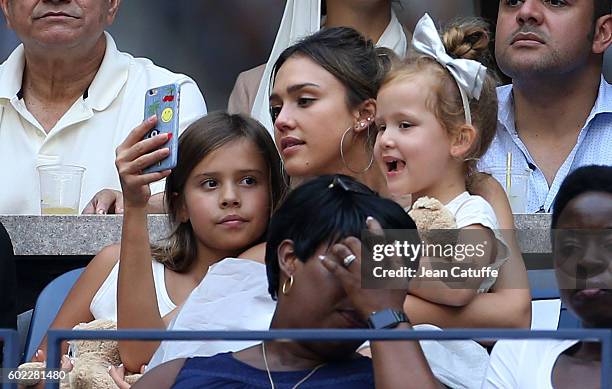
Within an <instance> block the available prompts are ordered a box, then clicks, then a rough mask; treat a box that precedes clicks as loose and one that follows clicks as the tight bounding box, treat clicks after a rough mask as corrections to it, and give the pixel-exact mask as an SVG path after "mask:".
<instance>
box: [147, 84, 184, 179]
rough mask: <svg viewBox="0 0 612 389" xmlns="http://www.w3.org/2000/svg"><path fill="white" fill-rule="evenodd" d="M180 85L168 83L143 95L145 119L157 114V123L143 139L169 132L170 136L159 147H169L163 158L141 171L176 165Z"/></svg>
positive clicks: (163, 168)
mask: <svg viewBox="0 0 612 389" xmlns="http://www.w3.org/2000/svg"><path fill="white" fill-rule="evenodd" d="M179 98H180V85H178V84H170V85H164V86H160V87H157V88H152V89H149V90H148V91H147V92H146V95H145V109H144V112H145V115H144V116H145V119H147V118H149V117H151V116H153V115H157V125H156V126H155V128H153V129H152V130H151V131H149V132H148V133H147V134H146V135H145V139H147V138H151V137H153V136H156V135H159V134H161V133H171V134H172V138H171V139H170V140H169V141H168V142H167V143H165V144H164V145H162V146H161V147H162V148H163V147H168V148H170V154H169V155H168V157H166V158H164V159H163V160H161V161H159V162H157V163H155V164H154V165H151V166H149V167H148V168H146V169H144V170H143V173H152V172H161V171H164V170H168V169H173V168H174V167H175V166H176V158H177V154H178V135H179V134H178V129H179Z"/></svg>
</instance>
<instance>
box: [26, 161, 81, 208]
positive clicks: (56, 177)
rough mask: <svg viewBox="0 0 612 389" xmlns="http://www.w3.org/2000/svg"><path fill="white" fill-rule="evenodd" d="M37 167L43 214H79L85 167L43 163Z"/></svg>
mask: <svg viewBox="0 0 612 389" xmlns="http://www.w3.org/2000/svg"><path fill="white" fill-rule="evenodd" d="M37 169H38V174H39V176H40V212H41V213H42V214H43V215H76V214H78V213H79V203H80V200H81V184H82V182H83V173H84V172H85V168H84V167H81V166H73V165H43V166H38V168H37Z"/></svg>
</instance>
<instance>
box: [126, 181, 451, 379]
mask: <svg viewBox="0 0 612 389" xmlns="http://www.w3.org/2000/svg"><path fill="white" fill-rule="evenodd" d="M366 220H367V222H366ZM365 228H369V229H370V231H372V232H376V233H381V231H380V229H381V228H385V229H402V230H413V231H414V229H415V228H416V226H415V224H414V222H413V221H412V219H410V217H409V216H408V215H407V214H406V213H405V212H403V210H402V208H401V207H400V206H399V205H397V204H396V203H394V202H393V201H391V200H386V199H383V198H380V197H379V196H378V195H376V194H375V193H374V192H372V191H371V190H370V189H368V188H367V187H366V186H364V185H362V184H359V183H358V182H356V181H354V180H353V179H351V178H350V177H347V176H340V175H336V176H323V177H319V178H316V179H314V180H312V181H309V182H308V183H305V184H303V185H301V186H300V187H299V188H297V189H295V190H294V191H293V192H292V193H291V194H290V195H289V196H288V198H287V200H286V202H285V203H284V204H283V205H282V206H281V207H280V209H279V210H278V211H277V212H276V213H275V214H274V216H273V217H272V220H271V222H270V228H269V239H268V242H267V254H266V268H267V274H268V282H269V289H270V293H271V295H272V296H273V297H274V298H277V299H278V303H277V306H276V310H275V312H274V316H273V318H272V323H271V325H270V328H271V329H305V328H319V329H326V328H344V329H351V328H353V329H354V328H367V327H368V324H369V326H370V327H372V328H380V327H377V325H378V324H376V323H377V320H378V319H379V318H380V317H381V316H380V315H382V314H386V313H391V314H392V315H395V318H396V319H395V320H391V321H389V322H388V323H387V325H386V326H385V328H394V329H396V330H397V331H400V330H401V329H410V328H411V325H410V322H409V319H408V317H406V314H405V313H404V312H403V308H402V305H403V301H404V296H405V294H406V291H405V290H393V289H362V288H361V270H360V258H359V256H352V257H350V256H349V257H344V252H345V250H346V249H347V247H350V248H351V249H353V250H356V249H357V248H358V247H359V246H360V245H361V242H360V241H359V240H358V239H357V238H354V236H359V235H360V233H361V231H362V230H363V229H365ZM343 257H344V258H343ZM347 258H349V260H347ZM417 264H418V262H414V263H413V264H412V266H414V267H416V265H417ZM373 312H374V313H373ZM361 343H362V341H359V340H358V341H333V342H323V341H318V342H317V341H266V342H263V343H262V344H261V345H257V346H253V347H250V348H248V349H245V350H242V351H239V352H235V353H224V354H217V355H215V356H213V357H196V358H188V359H178V360H174V361H170V362H167V363H165V364H163V365H160V366H158V367H157V368H155V369H153V370H151V371H150V372H148V373H147V374H145V375H144V376H143V377H142V378H141V379H140V380H139V381H138V382H137V383H136V384H135V385H134V386H133V388H134V389H137V388H169V387H171V386H172V387H173V388H182V389H186V388H200V387H206V388H210V387H219V388H220V387H223V388H226V387H231V388H262V387H271V388H275V387H293V388H296V387H299V386H300V385H302V384H304V386H306V385H307V386H308V387H317V388H321V389H329V388H348V387H350V388H372V387H374V386H376V387H377V388H398V387H402V388H419V389H421V388H437V387H439V384H438V382H437V381H436V380H435V378H434V377H433V374H432V373H431V370H430V369H429V366H428V365H427V361H426V360H425V357H424V356H423V353H422V352H421V349H420V346H419V345H418V343H417V342H410V341H398V342H372V360H370V359H369V358H366V357H363V356H360V355H359V354H357V353H356V352H355V351H356V349H357V348H358V346H359V345H360V344H361ZM408 366H409V367H410V368H409V369H406V367H408Z"/></svg>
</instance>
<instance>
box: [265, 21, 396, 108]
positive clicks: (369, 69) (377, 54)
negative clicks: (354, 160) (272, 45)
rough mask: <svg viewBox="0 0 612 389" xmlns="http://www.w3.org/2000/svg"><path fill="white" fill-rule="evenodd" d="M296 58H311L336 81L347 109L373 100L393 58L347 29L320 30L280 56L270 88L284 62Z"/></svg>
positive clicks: (387, 50) (382, 49)
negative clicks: (338, 83) (342, 86)
mask: <svg viewBox="0 0 612 389" xmlns="http://www.w3.org/2000/svg"><path fill="white" fill-rule="evenodd" d="M295 55H303V56H305V57H307V58H310V59H311V60H313V61H314V62H316V63H317V64H319V65H320V66H321V67H323V68H324V69H325V70H327V71H328V72H330V73H331V74H332V75H333V76H334V77H336V78H337V79H338V80H339V81H340V82H341V83H342V84H343V85H344V87H345V88H346V91H347V94H346V103H347V106H348V107H349V108H350V109H352V108H355V107H356V106H358V105H359V104H361V103H362V102H364V101H366V100H367V99H375V98H376V94H377V93H378V88H379V86H380V83H381V81H382V79H383V77H384V75H385V72H386V70H387V68H388V67H389V63H390V58H391V57H393V56H394V54H393V52H392V51H391V50H389V49H386V48H377V47H376V46H375V45H374V43H373V42H372V41H371V40H369V39H366V38H365V37H364V36H363V35H361V34H360V33H359V32H357V31H356V30H354V29H352V28H350V27H334V28H328V29H323V30H320V31H318V32H316V33H314V34H312V35H310V36H308V37H306V38H304V39H302V40H301V41H299V42H298V43H296V44H294V45H293V46H290V47H288V48H287V49H285V51H283V52H282V53H281V55H280V56H279V57H278V59H277V60H276V63H275V64H274V70H273V72H272V82H270V85H273V83H274V82H273V81H274V79H275V78H276V73H277V72H278V70H279V69H280V68H281V66H283V64H284V63H285V61H287V60H288V59H289V58H291V57H293V56H295Z"/></svg>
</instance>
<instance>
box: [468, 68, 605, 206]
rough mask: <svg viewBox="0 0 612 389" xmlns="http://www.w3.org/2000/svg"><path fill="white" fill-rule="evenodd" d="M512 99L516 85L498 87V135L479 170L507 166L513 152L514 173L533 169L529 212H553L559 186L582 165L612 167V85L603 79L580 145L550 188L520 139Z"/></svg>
mask: <svg viewBox="0 0 612 389" xmlns="http://www.w3.org/2000/svg"><path fill="white" fill-rule="evenodd" d="M512 96H513V95H512V85H504V86H501V87H498V88H497V97H498V100H499V112H498V116H497V134H496V135H495V138H494V139H493V143H492V144H491V146H490V147H489V150H488V151H487V153H486V154H485V155H484V156H483V157H482V158H481V160H480V162H479V164H478V167H479V170H481V171H486V170H487V168H489V167H492V166H505V164H506V156H507V154H508V152H511V153H512V169H513V170H515V169H531V170H533V172H532V174H531V178H530V179H529V193H528V196H527V197H528V198H527V207H526V212H527V213H535V212H550V211H551V207H552V205H553V203H554V200H555V197H556V196H557V192H558V191H559V187H560V186H561V183H562V182H563V180H564V179H565V177H566V176H567V175H568V174H570V173H571V172H572V171H574V170H575V169H577V168H579V167H581V166H586V165H612V85H610V84H608V83H607V82H606V81H605V79H604V78H603V77H602V78H601V83H600V85H599V94H598V96H597V100H596V101H595V105H594V106H593V109H592V110H591V113H590V114H589V116H588V118H587V120H586V123H585V124H584V126H583V127H582V129H581V130H580V133H579V134H578V140H577V142H576V145H575V146H574V148H573V149H572V151H571V152H570V153H569V155H568V156H567V158H566V159H565V161H564V162H563V164H562V165H561V167H560V168H559V170H558V171H557V174H556V175H555V178H554V180H553V182H552V184H551V185H550V187H549V186H548V182H547V181H546V177H545V176H544V173H542V171H541V170H540V169H539V168H538V166H537V164H536V163H535V161H534V159H533V158H532V157H531V155H530V154H529V151H528V150H527V147H526V146H525V145H524V144H523V141H521V139H520V138H519V136H518V133H517V131H516V127H515V120H514V101H513V97H512Z"/></svg>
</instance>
